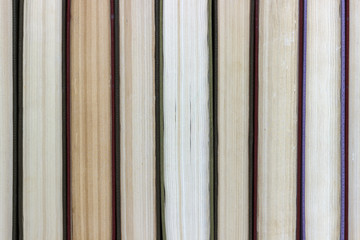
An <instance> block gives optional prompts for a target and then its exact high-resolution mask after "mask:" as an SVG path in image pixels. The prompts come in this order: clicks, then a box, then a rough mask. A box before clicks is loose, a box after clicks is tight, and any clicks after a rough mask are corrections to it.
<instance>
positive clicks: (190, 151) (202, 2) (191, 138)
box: [161, 0, 213, 239]
mask: <svg viewBox="0 0 360 240" xmlns="http://www.w3.org/2000/svg"><path fill="white" fill-rule="evenodd" d="M210 4H211V3H210V1H208V0H199V1H196V2H194V1H190V0H177V1H171V0H163V6H162V12H161V17H162V43H163V45H162V49H163V72H162V74H163V75H162V76H163V89H162V96H163V114H164V115H163V116H164V117H163V121H164V122H163V146H162V148H163V151H164V153H163V154H164V157H163V160H162V161H163V171H164V172H163V185H164V198H163V202H162V204H163V208H164V209H163V211H164V220H163V221H164V225H163V229H164V235H165V237H166V238H167V239H192V238H196V239H209V238H210V236H211V231H212V228H211V225H212V223H211V222H212V218H211V212H212V210H211V205H210V202H211V201H212V197H211V195H212V194H211V191H212V190H211V189H212V186H213V185H212V184H211V181H212V180H211V167H212V152H211V150H212V147H211V138H212V136H211V131H212V130H211V128H212V127H211V125H210V124H211V122H210V119H211V118H212V116H211V115H210V114H211V110H212V108H211V104H212V102H211V101H212V100H211V95H210V92H211V90H212V89H211V84H212V79H211V76H212V75H211V65H210V57H211V55H210V49H211V45H210V42H209V38H211V32H210V29H209V18H210V17H211V15H210V14H211V12H210V6H211V5H210ZM210 26H211V25H210Z"/></svg>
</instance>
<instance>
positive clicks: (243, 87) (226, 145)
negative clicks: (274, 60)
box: [217, 0, 250, 239]
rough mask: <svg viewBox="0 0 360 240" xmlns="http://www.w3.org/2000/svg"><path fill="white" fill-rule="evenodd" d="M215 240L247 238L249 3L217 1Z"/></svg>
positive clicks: (244, 1) (243, 0)
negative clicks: (216, 196) (217, 185)
mask: <svg viewBox="0 0 360 240" xmlns="http://www.w3.org/2000/svg"><path fill="white" fill-rule="evenodd" d="M217 10H218V31H219V32H218V116H217V117H218V136H219V137H218V184H219V187H218V219H217V222H218V238H219V239H248V237H249V151H248V150H249V68H250V66H249V61H250V58H249V54H250V53H249V51H250V48H249V46H250V1H248V0H242V1H218V9H217Z"/></svg>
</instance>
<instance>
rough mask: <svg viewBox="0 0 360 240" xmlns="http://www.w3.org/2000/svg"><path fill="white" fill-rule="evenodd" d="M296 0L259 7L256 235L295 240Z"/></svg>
mask: <svg viewBox="0 0 360 240" xmlns="http://www.w3.org/2000/svg"><path fill="white" fill-rule="evenodd" d="M298 5H299V4H298V1H285V0H278V1H261V2H260V9H259V57H258V59H259V60H258V61H259V63H258V64H259V70H258V71H259V79H258V81H259V90H258V94H259V95H258V99H259V106H258V118H259V119H258V192H257V194H258V197H257V199H258V200H257V204H258V215H257V221H258V223H257V232H258V238H259V239H295V234H296V231H295V230H296V186H297V181H296V176H297V124H298V115H297V113H298V19H299V15H298V12H299V9H298Z"/></svg>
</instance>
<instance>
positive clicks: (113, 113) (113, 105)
mask: <svg viewBox="0 0 360 240" xmlns="http://www.w3.org/2000/svg"><path fill="white" fill-rule="evenodd" d="M110 11H111V17H110V22H111V110H112V111H111V126H112V131H111V160H112V161H111V165H112V171H111V172H112V184H111V186H112V239H113V240H116V236H117V226H116V209H117V206H116V107H117V106H116V103H115V102H116V99H115V82H116V78H115V69H116V65H115V45H116V44H115V2H114V0H111V2H110Z"/></svg>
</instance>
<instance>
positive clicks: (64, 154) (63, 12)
mask: <svg viewBox="0 0 360 240" xmlns="http://www.w3.org/2000/svg"><path fill="white" fill-rule="evenodd" d="M66 10H67V2H66V0H63V1H62V66H61V67H62V148H63V151H62V152H63V165H62V168H63V169H62V185H63V199H62V201H63V204H62V206H63V239H64V240H66V239H67V238H66V237H67V235H66V233H67V224H66V219H67V180H66V176H67V139H66V111H67V106H66V57H67V55H66V29H67V27H66Z"/></svg>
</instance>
